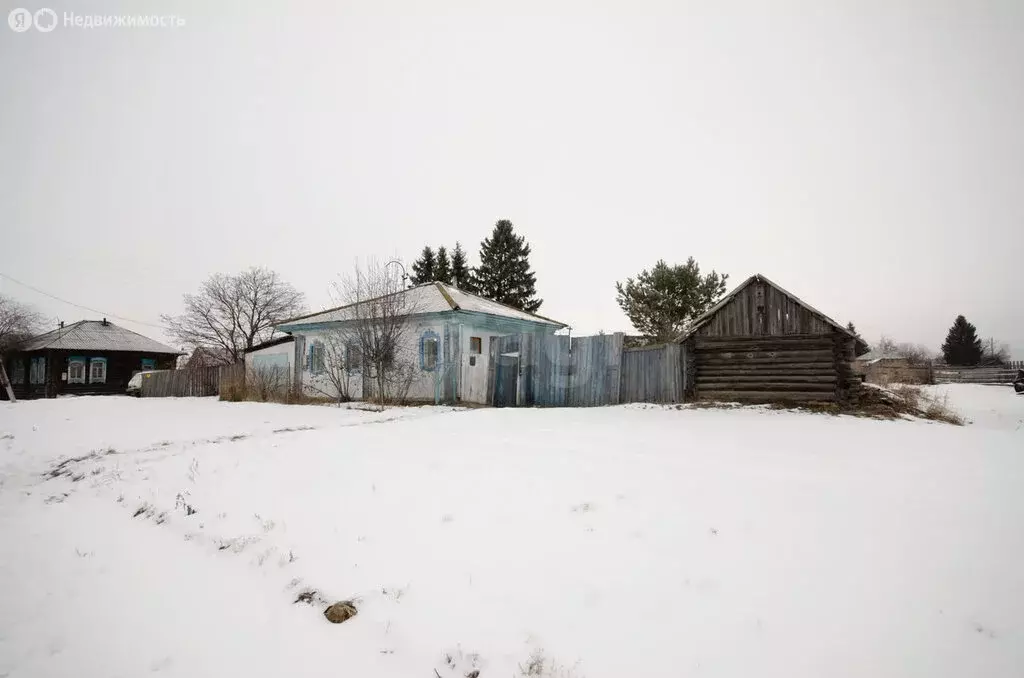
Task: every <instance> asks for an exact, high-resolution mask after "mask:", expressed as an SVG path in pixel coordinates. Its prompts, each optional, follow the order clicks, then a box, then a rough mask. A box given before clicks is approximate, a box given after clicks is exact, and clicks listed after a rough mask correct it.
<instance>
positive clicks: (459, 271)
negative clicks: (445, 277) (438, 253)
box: [452, 242, 473, 292]
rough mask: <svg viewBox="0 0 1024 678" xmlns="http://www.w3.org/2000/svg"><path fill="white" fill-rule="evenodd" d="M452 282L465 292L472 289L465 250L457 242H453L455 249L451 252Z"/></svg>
mask: <svg viewBox="0 0 1024 678" xmlns="http://www.w3.org/2000/svg"><path fill="white" fill-rule="evenodd" d="M452 284H453V285H455V286H456V287H458V288H459V289H463V290H466V291H467V292H472V291H473V288H472V284H471V281H470V274H469V265H468V264H467V263H466V251H465V250H463V249H462V244H461V243H458V242H456V243H455V250H454V251H453V252H452Z"/></svg>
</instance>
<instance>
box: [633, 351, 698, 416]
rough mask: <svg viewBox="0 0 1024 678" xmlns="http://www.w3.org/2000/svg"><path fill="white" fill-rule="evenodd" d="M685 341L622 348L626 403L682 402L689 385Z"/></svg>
mask: <svg viewBox="0 0 1024 678" xmlns="http://www.w3.org/2000/svg"><path fill="white" fill-rule="evenodd" d="M685 369H686V365H685V362H684V361H683V346H682V345H681V344H662V345H660V346H645V347H642V348H626V349H623V350H622V385H621V386H620V387H619V400H620V402H624V403H681V402H683V392H684V390H685V385H686V375H685Z"/></svg>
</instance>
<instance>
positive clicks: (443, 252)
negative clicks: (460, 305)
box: [434, 245, 452, 285]
mask: <svg viewBox="0 0 1024 678" xmlns="http://www.w3.org/2000/svg"><path fill="white" fill-rule="evenodd" d="M434 280H436V281H438V282H443V283H444V284H445V285H451V284H452V262H451V259H449V258H448V248H447V247H444V246H443V245H442V246H441V247H438V248H437V259H436V260H435V261H434Z"/></svg>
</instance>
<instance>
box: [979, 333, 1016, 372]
mask: <svg viewBox="0 0 1024 678" xmlns="http://www.w3.org/2000/svg"><path fill="white" fill-rule="evenodd" d="M1009 361H1010V345H1009V344H1007V343H1005V342H1002V341H1000V342H997V341H996V340H995V339H993V338H992V337H989V338H988V340H987V341H983V342H981V363H980V364H981V365H990V366H999V365H1005V364H1006V363H1008V362H1009Z"/></svg>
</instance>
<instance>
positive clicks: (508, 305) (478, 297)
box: [441, 283, 568, 327]
mask: <svg viewBox="0 0 1024 678" xmlns="http://www.w3.org/2000/svg"><path fill="white" fill-rule="evenodd" d="M441 284H442V285H446V283H441ZM451 287H454V288H455V289H457V290H458V291H459V292H462V293H463V294H468V295H469V296H471V297H475V298H477V299H482V300H484V301H489V302H490V303H492V304H497V305H498V306H503V307H504V308H507V309H508V310H510V311H515V312H516V313H525V314H526V315H532V316H533V317H534V318H540V319H541V320H546V321H548V322H549V323H555V324H556V325H564V324H565V323H563V322H561V321H560V320H555V319H554V318H548V317H547V316H543V315H541V314H539V313H533V312H531V311H524V310H523V309H521V308H516V307H515V306H512V305H510V304H506V303H504V302H501V301H498V300H497V299H491V298H489V297H485V296H482V295H479V294H476V293H474V292H470V291H469V290H464V289H462V288H461V287H458V286H456V285H452V286H451ZM456 310H459V309H456ZM566 327H568V325H566Z"/></svg>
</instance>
